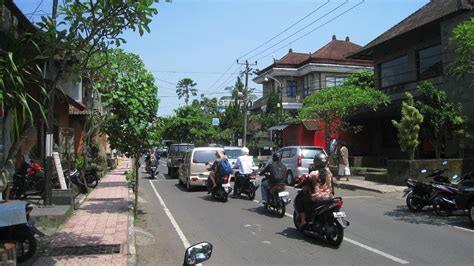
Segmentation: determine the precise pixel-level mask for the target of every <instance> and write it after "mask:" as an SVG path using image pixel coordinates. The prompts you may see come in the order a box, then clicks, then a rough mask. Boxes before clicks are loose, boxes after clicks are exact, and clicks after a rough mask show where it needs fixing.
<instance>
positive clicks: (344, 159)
mask: <svg viewBox="0 0 474 266" xmlns="http://www.w3.org/2000/svg"><path fill="white" fill-rule="evenodd" d="M339 147H340V148H339V171H338V178H337V179H338V180H340V179H341V177H342V176H345V177H346V180H347V181H349V176H350V175H351V171H350V169H349V150H348V149H347V146H346V143H345V142H344V141H343V140H340V141H339Z"/></svg>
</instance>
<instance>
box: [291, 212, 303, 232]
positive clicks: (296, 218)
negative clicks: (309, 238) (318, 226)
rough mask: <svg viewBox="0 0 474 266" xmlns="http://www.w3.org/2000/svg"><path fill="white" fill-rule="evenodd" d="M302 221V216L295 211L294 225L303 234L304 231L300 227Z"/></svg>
mask: <svg viewBox="0 0 474 266" xmlns="http://www.w3.org/2000/svg"><path fill="white" fill-rule="evenodd" d="M300 221H301V216H300V215H299V214H298V213H297V212H296V211H294V212H293V224H294V225H295V228H296V230H298V231H300V232H303V229H302V228H300V227H299V224H300Z"/></svg>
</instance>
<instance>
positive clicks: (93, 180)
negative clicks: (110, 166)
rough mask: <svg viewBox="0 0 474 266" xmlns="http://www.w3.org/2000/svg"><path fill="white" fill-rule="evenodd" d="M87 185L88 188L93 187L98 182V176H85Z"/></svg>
mask: <svg viewBox="0 0 474 266" xmlns="http://www.w3.org/2000/svg"><path fill="white" fill-rule="evenodd" d="M86 180H87V186H88V187H90V188H95V187H97V185H98V184H99V178H97V176H96V175H88V176H86Z"/></svg>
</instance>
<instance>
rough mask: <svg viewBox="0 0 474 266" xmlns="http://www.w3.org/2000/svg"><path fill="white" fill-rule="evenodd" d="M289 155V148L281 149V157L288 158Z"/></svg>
mask: <svg viewBox="0 0 474 266" xmlns="http://www.w3.org/2000/svg"><path fill="white" fill-rule="evenodd" d="M290 157H291V150H290V149H284V150H282V151H281V158H290Z"/></svg>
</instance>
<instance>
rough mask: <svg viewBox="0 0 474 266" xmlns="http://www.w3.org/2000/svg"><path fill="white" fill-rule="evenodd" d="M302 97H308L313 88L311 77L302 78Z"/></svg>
mask: <svg viewBox="0 0 474 266" xmlns="http://www.w3.org/2000/svg"><path fill="white" fill-rule="evenodd" d="M303 82H304V96H307V95H310V94H311V92H312V87H313V77H312V76H311V75H307V76H304V78H303Z"/></svg>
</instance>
